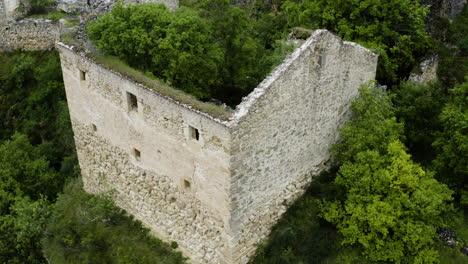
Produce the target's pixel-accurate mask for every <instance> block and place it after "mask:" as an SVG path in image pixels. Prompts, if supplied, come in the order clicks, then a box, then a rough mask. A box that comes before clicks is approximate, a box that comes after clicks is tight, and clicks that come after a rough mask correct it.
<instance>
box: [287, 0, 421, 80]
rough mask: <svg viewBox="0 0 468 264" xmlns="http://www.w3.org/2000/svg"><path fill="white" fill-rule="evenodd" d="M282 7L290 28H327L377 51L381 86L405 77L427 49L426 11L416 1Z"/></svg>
mask: <svg viewBox="0 0 468 264" xmlns="http://www.w3.org/2000/svg"><path fill="white" fill-rule="evenodd" d="M282 8H283V10H284V12H285V13H286V14H287V16H288V24H289V26H304V27H308V28H313V29H316V28H326V29H328V30H331V31H333V32H336V33H337V34H338V35H339V36H341V37H342V38H344V39H346V40H352V41H356V42H358V43H361V44H363V45H364V46H367V47H369V48H371V49H374V50H375V51H377V52H378V53H379V54H380V57H379V63H378V69H377V80H378V81H379V82H380V83H381V84H394V83H397V82H398V80H399V78H400V76H405V75H408V74H409V71H410V70H411V69H412V68H413V66H414V65H415V63H416V62H417V60H418V59H419V58H420V57H421V56H423V55H424V53H425V52H426V50H427V49H428V47H429V36H428V34H427V32H426V24H425V19H426V16H427V14H428V8H427V7H425V6H423V5H422V4H421V3H420V1H418V0H392V1H385V0H364V1H361V0H341V1H336V0H303V1H295V0H289V1H286V2H285V3H284V4H283V6H282Z"/></svg>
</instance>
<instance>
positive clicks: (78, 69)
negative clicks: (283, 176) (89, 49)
mask: <svg viewBox="0 0 468 264" xmlns="http://www.w3.org/2000/svg"><path fill="white" fill-rule="evenodd" d="M58 49H59V51H60V56H61V61H62V70H63V77H64V82H65V87H66V93H67V100H68V104H69V109H70V116H71V119H72V122H73V130H74V133H75V140H76V148H77V152H78V158H79V162H80V167H81V169H82V176H83V181H84V186H85V189H86V190H87V191H89V192H92V193H101V192H106V191H110V190H115V192H114V198H115V201H116V203H117V204H118V205H119V206H121V207H122V208H124V209H125V210H127V211H128V212H129V213H130V214H132V215H134V216H135V217H136V218H137V219H139V220H141V221H142V222H143V223H144V224H145V225H146V226H148V227H149V228H151V230H152V231H153V232H154V233H155V234H156V235H157V236H159V237H161V238H162V239H165V240H174V241H177V242H178V243H179V245H180V248H181V250H182V251H183V252H184V253H186V254H187V256H189V257H191V259H192V260H193V261H194V262H195V263H224V262H223V260H224V259H226V258H227V257H226V255H228V254H229V248H228V245H227V244H226V243H224V241H227V240H228V238H227V234H228V231H229V230H228V228H229V218H230V217H229V197H228V186H229V179H230V167H229V161H230V159H229V151H230V134H229V131H228V129H227V128H226V126H224V125H222V124H220V123H218V122H216V121H214V120H213V119H211V118H209V117H207V116H205V115H202V114H199V113H197V112H195V111H193V110H191V109H189V108H188V107H185V106H183V105H180V104H178V103H177V102H174V101H173V100H171V99H168V98H165V97H162V96H160V95H158V94H157V93H155V92H153V91H151V90H149V89H147V88H145V87H143V86H140V85H137V84H135V83H134V82H132V81H129V80H127V79H125V78H123V77H122V76H120V75H119V74H116V73H113V72H111V71H109V70H106V69H104V68H102V67H101V66H99V65H97V64H95V63H93V62H92V61H90V60H88V59H86V58H85V57H82V56H80V55H78V54H76V53H74V52H72V51H71V50H69V49H68V48H67V47H66V46H64V45H62V44H58ZM83 79H85V80H83ZM127 93H131V94H133V95H135V96H136V98H137V101H138V106H137V107H136V108H135V109H133V108H131V105H130V107H129V104H128V103H129V100H128V94H127ZM189 126H191V127H193V128H196V129H198V131H199V139H198V140H197V139H196V138H194V135H191V134H190V133H189V132H190V130H189ZM134 149H137V150H139V152H140V157H137V156H136V155H135V151H134ZM187 182H188V183H189V184H190V187H188V186H187V185H186V184H187Z"/></svg>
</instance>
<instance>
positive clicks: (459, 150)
mask: <svg viewBox="0 0 468 264" xmlns="http://www.w3.org/2000/svg"><path fill="white" fill-rule="evenodd" d="M440 122H441V123H442V131H441V132H440V133H439V134H438V135H437V136H436V140H435V142H434V144H433V145H434V147H435V148H436V152H437V157H436V159H435V160H434V168H435V170H436V172H437V177H438V178H439V179H440V180H441V181H443V182H445V183H447V184H448V185H449V186H450V187H451V188H452V189H453V190H455V191H456V193H457V194H458V196H460V195H461V194H462V193H463V192H465V195H466V192H467V191H468V189H467V186H468V80H467V81H465V83H463V84H461V85H458V86H457V87H455V88H454V89H452V90H451V97H450V100H449V102H448V103H447V104H446V105H445V106H444V108H443V110H442V113H441V114H440ZM465 199H466V197H465Z"/></svg>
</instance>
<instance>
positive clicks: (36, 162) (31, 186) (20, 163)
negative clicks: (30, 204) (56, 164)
mask: <svg viewBox="0 0 468 264" xmlns="http://www.w3.org/2000/svg"><path fill="white" fill-rule="evenodd" d="M62 183H63V179H60V178H59V177H58V174H57V173H56V172H55V171H54V170H53V169H52V168H50V167H49V162H48V161H47V160H46V159H45V158H44V157H43V156H42V155H41V153H40V152H39V151H38V149H37V148H34V146H32V145H31V144H30V143H29V141H28V139H27V138H26V136H24V135H21V134H15V135H14V136H13V137H12V139H11V140H8V141H5V142H3V144H2V145H0V214H1V215H4V214H8V213H9V211H10V209H9V208H10V206H11V205H12V204H13V203H14V201H15V200H16V199H17V198H19V197H24V196H27V197H30V198H31V199H34V200H36V199H39V198H40V197H41V195H44V196H48V197H54V196H55V194H56V193H58V192H59V191H60V189H61V187H62Z"/></svg>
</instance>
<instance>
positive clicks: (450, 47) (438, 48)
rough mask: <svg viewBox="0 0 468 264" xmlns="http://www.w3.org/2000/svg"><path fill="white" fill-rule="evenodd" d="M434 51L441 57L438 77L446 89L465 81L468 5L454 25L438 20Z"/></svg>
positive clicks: (434, 32) (446, 20)
mask: <svg viewBox="0 0 468 264" xmlns="http://www.w3.org/2000/svg"><path fill="white" fill-rule="evenodd" d="M432 26H433V27H434V29H433V30H432V32H431V33H432V36H433V39H434V40H433V42H434V44H433V51H431V53H434V54H436V55H437V56H438V57H439V65H438V68H437V76H438V78H439V79H440V81H441V82H442V83H443V85H444V87H445V88H446V89H449V88H450V87H453V86H455V84H460V83H463V82H464V81H465V77H466V75H467V72H468V5H465V7H464V8H463V10H462V12H461V13H460V15H458V16H457V17H456V18H455V19H454V20H453V22H452V23H450V21H448V19H447V18H436V21H435V22H434V23H433V25H432Z"/></svg>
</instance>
